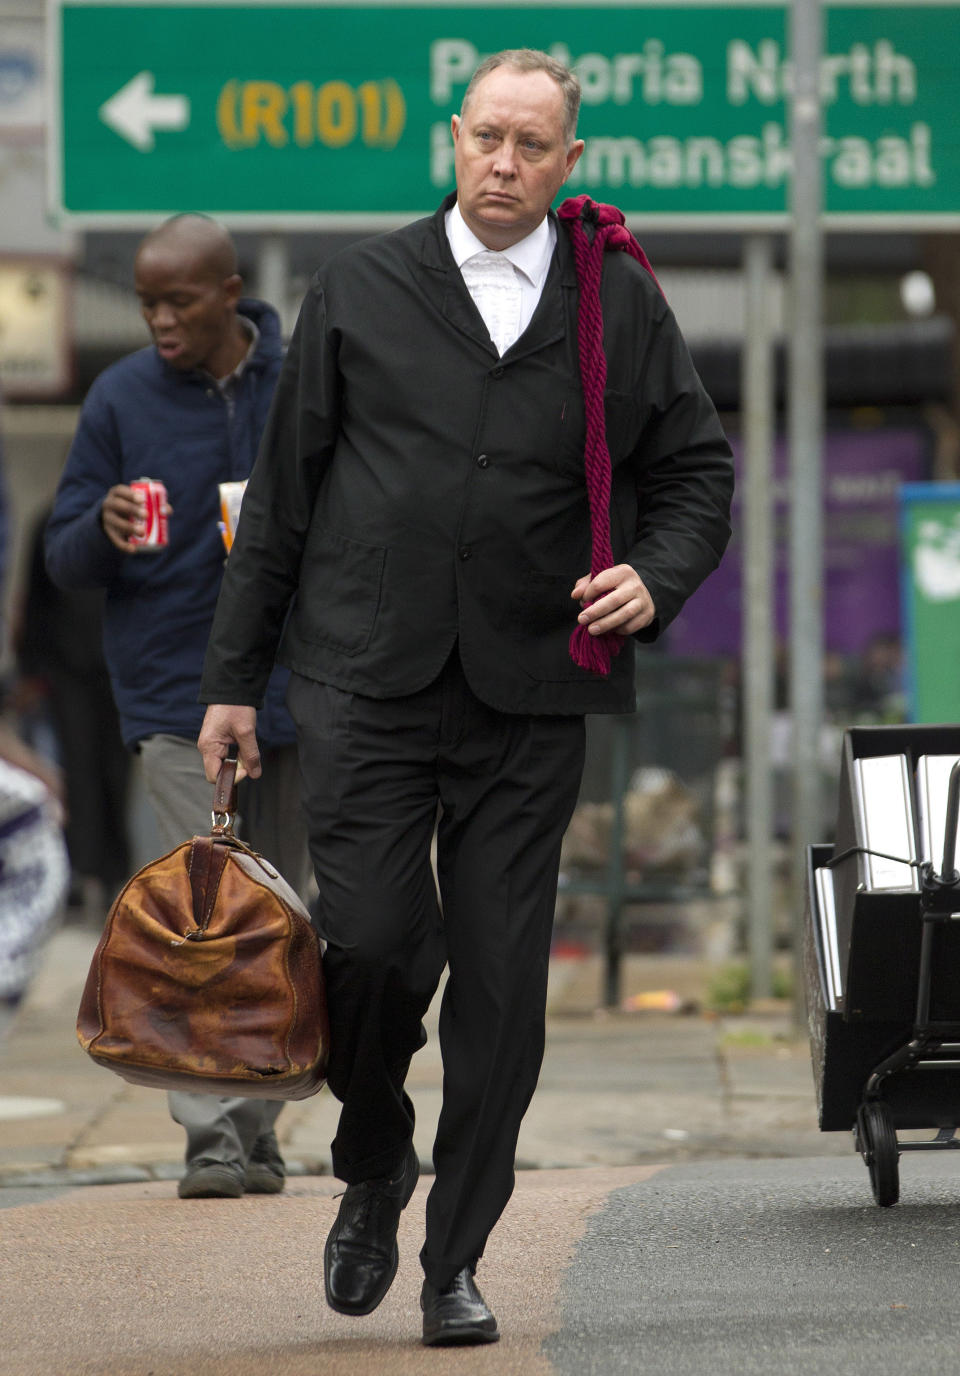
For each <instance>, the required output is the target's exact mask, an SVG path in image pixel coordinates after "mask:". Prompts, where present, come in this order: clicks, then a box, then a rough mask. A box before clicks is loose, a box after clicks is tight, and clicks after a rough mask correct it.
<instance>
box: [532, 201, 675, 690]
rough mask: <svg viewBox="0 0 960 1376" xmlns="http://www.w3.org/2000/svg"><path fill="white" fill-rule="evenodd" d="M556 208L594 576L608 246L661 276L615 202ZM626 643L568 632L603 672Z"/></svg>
mask: <svg viewBox="0 0 960 1376" xmlns="http://www.w3.org/2000/svg"><path fill="white" fill-rule="evenodd" d="M557 214H558V216H559V217H560V219H561V220H562V221H563V222H565V224H566V226H567V229H568V231H569V234H570V240H571V243H572V245H573V256H574V261H575V263H576V269H577V282H578V284H579V287H580V304H579V308H578V312H577V348H578V351H579V354H580V377H581V381H582V384H583V402H584V409H585V411H586V418H587V440H586V447H585V449H584V473H585V477H586V483H587V498H588V501H589V503H590V536H591V553H590V577H591V578H596V576H597V574H598V573H602V572H603V570H604V569H609V568H612V567H613V547H612V545H611V542H610V450H609V449H608V448H607V421H606V416H605V414H604V409H603V394H604V391H605V389H606V385H607V360H606V356H605V354H604V352H603V307H602V305H601V302H600V279H601V276H602V273H603V255H604V253H605V252H606V250H607V249H620V250H621V251H623V252H624V253H629V254H630V255H631V257H633V258H636V260H637V261H638V262H639V263H642V264H643V266H644V267H645V268H646V270H647V271H648V272H649V274H650V276H651V277H653V280H654V281H655V282H656V281H657V279H656V276H655V275H654V271H653V268H652V267H651V266H650V263H649V260H648V259H647V255H646V254H645V253H644V251H643V249H642V248H641V247H640V245H639V244H638V243H637V241H636V239H635V238H634V237H633V235H632V234H631V233H630V231H629V230H628V229H627V227H626V224H625V222H624V217H623V214H622V212H621V211H619V210H618V209H617V207H616V206H614V205H600V204H598V203H597V202H596V201H592V200H591V199H590V197H589V196H574V197H572V198H571V199H570V200H568V201H564V202H563V204H562V205H561V206H560V207H559V209H558V210H557ZM584 220H586V221H587V222H588V223H590V224H592V225H593V226H594V232H593V237H592V239H588V238H587V235H586V233H585V232H584V228H583V221H584ZM659 285H660V284H659V282H657V286H658V287H659ZM585 605H587V606H589V605H590V604H589V603H586V604H585ZM622 648H623V636H620V635H617V633H616V632H615V631H607V632H606V634H604V635H591V634H590V632H589V631H588V630H587V628H586V626H581V625H579V624H578V625H577V626H576V628H575V629H574V632H573V634H572V635H571V637H570V658H571V659H572V660H573V662H574V663H575V664H579V665H580V667H581V668H582V669H588V670H589V671H590V672H591V673H594V674H600V675H602V676H603V677H604V678H605V677H606V676H607V675H608V674H609V673H610V662H611V660H612V659H613V656H614V655H618V654H619V653H620V651H621V649H622Z"/></svg>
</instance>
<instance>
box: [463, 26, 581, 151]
mask: <svg viewBox="0 0 960 1376" xmlns="http://www.w3.org/2000/svg"><path fill="white" fill-rule="evenodd" d="M498 67H512V68H513V69H514V71H517V72H546V74H547V76H549V77H551V78H552V79H553V80H554V81H555V82H556V83H557V85H558V86H559V87H560V93H561V95H562V96H563V136H564V138H565V139H566V141H567V145H568V147H569V145H570V144H571V143H573V141H574V139H575V138H576V136H577V116H578V115H579V113H580V82H579V80H578V79H577V77H576V76H574V74H573V72H571V70H570V68H569V67H568V66H566V64H565V63H563V62H560V61H559V60H558V59H557V58H555V57H551V56H550V54H549V53H544V52H541V51H540V49H539V48H504V49H503V51H502V52H499V53H492V54H491V55H490V57H485V58H484V59H483V61H482V62H481V63H480V65H479V67H478V68H477V70H476V71H475V72H474V74H473V76H472V77H471V78H470V84H469V85H468V86H467V89H466V91H465V92H464V95H463V103H462V104H461V106H460V114H461V116H462V115H463V113H464V111H465V110H466V108H467V106H468V105H469V104H470V100H471V98H472V96H473V93H474V91H475V90H476V89H477V86H478V85H479V84H480V82H481V81H482V80H483V78H484V77H485V76H489V75H490V73H491V72H494V71H496V69H497V68H498Z"/></svg>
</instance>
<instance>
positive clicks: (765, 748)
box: [740, 234, 774, 998]
mask: <svg viewBox="0 0 960 1376" xmlns="http://www.w3.org/2000/svg"><path fill="white" fill-rule="evenodd" d="M743 271H744V281H745V284H746V303H745V312H744V345H743V368H742V393H743V414H744V433H743V438H744V454H743V465H744V473H743V541H744V548H743V569H744V579H743V628H744V634H743V659H742V667H741V675H740V677H741V682H742V685H743V740H744V782H745V795H746V818H745V820H746V834H747V876H746V878H747V934H748V942H749V952H750V991H751V996H752V997H753V998H769V996H770V994H771V992H772V952H773V880H772V872H771V866H772V847H773V778H772V774H771V760H770V733H771V722H772V718H773V659H774V612H773V537H772V520H773V496H772V487H773V482H772V479H773V432H774V395H773V366H772V341H771V328H770V296H771V291H770V287H771V277H772V272H773V243H772V240H771V237H770V235H768V234H749V235H747V236H746V238H745V240H744V255H743Z"/></svg>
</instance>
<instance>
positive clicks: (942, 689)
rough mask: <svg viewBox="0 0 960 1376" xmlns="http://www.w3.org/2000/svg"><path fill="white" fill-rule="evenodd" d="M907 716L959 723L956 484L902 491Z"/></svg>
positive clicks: (959, 488)
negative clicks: (908, 711)
mask: <svg viewBox="0 0 960 1376" xmlns="http://www.w3.org/2000/svg"><path fill="white" fill-rule="evenodd" d="M900 537H901V578H902V589H903V592H902V600H903V621H904V626H905V629H906V652H907V679H908V684H907V688H908V698H909V703H910V720H911V721H917V722H938V721H960V673H958V670H957V666H958V664H960V483H905V484H904V485H903V487H901V489H900Z"/></svg>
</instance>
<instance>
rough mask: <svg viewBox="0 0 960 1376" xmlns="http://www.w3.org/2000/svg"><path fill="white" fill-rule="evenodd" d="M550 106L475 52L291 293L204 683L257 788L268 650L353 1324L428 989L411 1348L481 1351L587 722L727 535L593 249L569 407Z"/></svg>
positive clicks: (635, 295)
mask: <svg viewBox="0 0 960 1376" xmlns="http://www.w3.org/2000/svg"><path fill="white" fill-rule="evenodd" d="M578 105H579V83H578V82H577V80H576V78H575V77H574V76H573V75H572V74H571V73H570V72H569V71H567V70H566V68H564V67H563V66H562V65H561V64H559V63H558V62H555V61H554V60H553V59H551V58H549V57H548V56H547V55H546V54H543V53H536V52H530V51H527V50H521V51H520V52H508V53H500V54H497V55H496V56H495V57H493V58H490V59H487V60H486V61H485V62H484V63H482V64H481V66H480V67H479V68H478V70H477V72H476V73H475V74H474V77H473V80H472V81H471V83H470V86H469V87H468V89H467V93H466V96H465V98H464V103H463V106H462V109H461V113H460V114H459V115H455V116H454V117H453V121H452V132H453V138H454V148H455V167H456V180H457V194H456V196H450V197H448V198H447V200H446V201H445V202H444V204H443V205H442V206H441V207H440V209H439V210H438V212H437V213H436V215H434V216H433V217H431V218H429V219H426V220H420V221H418V222H417V223H415V224H412V225H408V226H406V227H405V228H403V229H400V230H398V231H397V232H396V233H394V234H389V235H386V236H383V237H380V238H377V239H368V240H365V241H364V242H362V243H360V244H357V245H354V246H353V247H351V248H349V249H347V250H346V251H345V252H344V253H341V254H339V255H337V256H336V257H334V258H333V259H331V260H330V262H329V263H328V264H326V265H325V266H324V267H323V268H322V269H321V270H320V271H319V272H318V273H317V274H316V276H315V278H314V281H313V284H312V286H311V289H310V292H309V294H308V296H307V299H306V300H305V302H304V305H303V309H302V312H301V316H300V322H299V324H298V327H297V331H296V333H295V335H294V338H293V341H292V343H291V348H290V352H289V354H288V355H287V359H286V361H285V364H284V368H283V372H282V374H281V378H280V381H279V383H278V387H277V393H276V397H275V401H274V405H273V409H272V411H271V417H270V420H269V421H268V423H267V428H266V431H265V433H264V440H263V444H262V446H261V451H260V455H259V457H258V460H257V464H256V468H255V470H254V474H253V476H252V478H251V483H250V490H249V492H248V494H247V500H248V502H249V507H248V508H247V509H246V510H245V512H244V520H243V522H242V523H241V528H240V533H239V540H238V544H237V546H236V548H235V549H234V552H233V554H232V555H231V559H230V567H229V568H228V570H227V574H226V577H225V579H224V584H223V588H222V591H221V596H220V600H219V604H218V607H217V613H216V617H215V619H214V626H213V630H212V632H211V638H210V648H209V651H208V655H207V661H206V667H205V670H204V681H203V686H202V690H201V695H202V697H203V699H204V701H206V702H208V703H210V704H211V706H210V707H209V709H208V712H207V716H206V719H205V722H204V727H203V731H202V733H201V736H200V741H199V744H200V747H201V750H202V752H203V754H204V758H205V762H206V766H207V770H208V777H210V776H212V775H215V772H216V769H217V768H218V766H219V763H220V759H221V757H222V756H223V754H224V752H225V751H226V750H227V748H228V746H229V745H230V744H231V743H232V742H234V741H236V742H237V743H238V745H239V747H240V753H241V758H242V759H243V760H244V762H245V763H246V765H247V767H248V768H249V769H250V770H251V771H252V772H253V773H257V772H258V771H259V769H260V767H261V766H260V761H259V760H258V758H257V750H256V741H255V737H254V732H253V724H254V710H255V708H256V706H257V705H259V703H260V702H261V700H262V694H263V689H264V685H265V683H266V678H267V674H268V673H269V668H270V665H271V664H272V662H273V657H274V653H275V652H277V649H278V645H279V651H278V655H279V659H280V662H281V663H283V664H285V665H286V666H287V667H288V668H290V669H292V670H293V673H292V675H291V681H290V690H289V694H288V701H289V703H290V708H291V712H292V714H293V717H294V720H295V721H296V723H297V731H298V740H299V746H300V752H301V764H302V772H303V777H304V788H305V798H306V806H307V815H308V825H309V829H310V845H311V853H312V856H313V861H314V867H315V871H316V874H317V878H318V881H319V882H320V900H319V911H318V921H319V925H320V927H321V929H322V931H323V934H324V936H325V937H326V938H327V941H328V946H327V950H326V954H325V956H324V970H325V973H326V978H327V993H328V1000H329V1009H330V1019H331V1030H330V1039H331V1058H330V1067H329V1084H330V1087H331V1089H332V1090H333V1093H334V1094H335V1095H336V1096H337V1097H338V1098H339V1099H340V1100H341V1101H342V1104H343V1108H342V1111H341V1115H340V1121H339V1124H338V1129H337V1136H336V1139H335V1141H334V1143H333V1163H334V1169H335V1171H336V1174H337V1175H338V1176H340V1177H341V1178H342V1179H343V1180H345V1181H346V1182H347V1186H348V1188H347V1190H346V1193H345V1194H344V1196H343V1200H342V1202H341V1204H340V1208H339V1212H338V1215H337V1218H336V1220H335V1221H334V1223H333V1227H332V1229H331V1231H330V1234H329V1236H328V1238H327V1243H326V1248H325V1252H324V1280H325V1287H326V1297H327V1301H328V1303H329V1304H330V1305H331V1306H332V1307H333V1308H335V1309H337V1310H338V1311H340V1312H342V1313H346V1314H355V1315H359V1314H366V1313H369V1312H370V1311H371V1310H372V1309H374V1308H375V1307H376V1306H377V1305H378V1304H379V1303H380V1301H381V1300H382V1299H383V1296H384V1295H385V1294H386V1292H387V1290H388V1289H389V1287H390V1285H391V1283H392V1281H393V1279H394V1276H395V1274H396V1271H397V1230H398V1223H399V1218H400V1212H401V1210H402V1209H403V1207H404V1206H405V1205H406V1203H407V1202H408V1201H409V1199H410V1197H411V1195H412V1193H413V1190H414V1187H415V1184H416V1180H417V1171H418V1161H417V1154H416V1152H415V1151H414V1150H413V1145H412V1138H413V1129H414V1110H413V1104H412V1103H411V1100H410V1097H409V1095H408V1094H407V1093H406V1091H405V1088H404V1085H405V1079H406V1075H407V1070H408V1067H409V1064H410V1059H411V1057H412V1056H413V1054H414V1053H415V1052H416V1051H417V1049H418V1048H419V1047H420V1046H421V1045H422V1044H423V1038H424V1031H423V1027H422V1022H421V1019H422V1017H423V1014H424V1012H425V1011H426V1009H427V1007H428V1006H429V1003H430V1000H431V997H432V996H433V994H434V991H435V990H436V987H437V984H438V981H439V979H440V976H441V973H442V971H443V967H444V963H445V962H446V963H447V965H448V967H449V979H448V981H447V984H446V988H445V990H444V996H443V1004H442V1008H441V1014H440V1045H441V1050H442V1053H443V1063H444V1088H443V1107H442V1111H441V1114H440V1121H439V1124H438V1129H437V1136H436V1140H435V1143H434V1148H433V1160H434V1164H435V1167H436V1174H435V1178H434V1181H433V1185H432V1188H431V1190H430V1193H429V1196H428V1199H427V1204H426V1241H425V1245H424V1247H423V1250H422V1251H421V1254H420V1257H421V1262H422V1265H423V1270H424V1273H425V1279H424V1284H423V1289H422V1292H421V1306H422V1309H423V1341H424V1342H425V1343H426V1344H428V1345H438V1344H448V1343H449V1344H454V1343H483V1342H491V1341H494V1340H495V1339H496V1337H497V1323H496V1319H495V1318H494V1316H493V1314H492V1313H491V1312H490V1310H489V1308H488V1307H487V1305H486V1303H485V1301H484V1299H483V1296H482V1295H481V1294H480V1291H479V1290H478V1288H477V1286H476V1283H475V1280H474V1274H475V1271H476V1267H477V1263H478V1261H479V1259H480V1257H481V1256H482V1254H483V1251H484V1247H485V1244H486V1240H487V1237H488V1235H489V1233H490V1231H491V1229H492V1228H493V1226H494V1225H495V1223H496V1221H497V1219H498V1217H499V1216H500V1214H501V1212H502V1210H503V1208H504V1207H505V1205H506V1203H507V1201H508V1199H509V1197H510V1193H511V1190H512V1188H513V1183H514V1156H515V1150H516V1144H517V1137H518V1133H519V1129H520V1124H521V1120H522V1118H523V1114H524V1112H525V1110H526V1107H527V1104H528V1103H529V1101H530V1097H531V1095H532V1093H533V1090H534V1087H535V1085H536V1080H537V1075H538V1072H539V1067H540V1061H541V1057H542V1053H543V1044H544V1008H545V1002H546V984H547V969H548V957H549V949H550V935H551V927H552V921H553V910H554V905H555V900H556V878H557V868H558V864H559V854H560V843H561V839H562V837H563V833H564V830H565V828H566V825H567V823H568V821H569V818H570V815H571V813H572V811H573V807H574V804H575V802H576V797H577V792H578V787H579V781H580V773H581V768H582V763H583V748H584V744H583V743H584V726H583V714H584V713H586V712H604V711H606V712H623V711H629V710H631V709H632V706H633V704H634V700H635V692H634V650H635V642H636V641H637V640H641V641H642V640H652V639H653V638H655V637H656V635H657V634H658V633H659V632H660V631H661V630H662V629H663V628H664V627H665V626H666V625H667V624H668V623H669V621H670V620H671V619H672V618H673V617H674V616H675V615H676V613H677V611H678V610H679V609H680V607H681V606H682V604H683V602H684V600H685V598H686V597H688V596H689V595H690V593H691V592H693V590H694V589H695V588H696V587H697V585H698V584H699V583H700V582H701V581H702V579H703V578H704V577H706V575H707V574H708V573H709V572H710V571H711V569H713V568H714V567H715V566H716V564H717V562H718V560H719V558H720V556H721V554H722V552H723V549H724V546H725V544H726V541H727V538H728V536H729V522H728V516H729V504H730V494H731V488H732V463H731V456H730V450H729V447H728V445H727V442H726V440H725V438H724V436H723V432H722V430H721V428H720V424H719V421H718V419H717V415H716V412H715V410H714V408H713V406H712V405H711V403H710V401H709V399H708V398H707V397H706V395H705V393H704V391H703V387H702V385H701V383H700V380H699V378H698V377H697V375H696V372H695V370H694V368H693V365H692V363H691V361H690V357H689V354H688V353H687V350H686V348H685V346H684V343H683V340H682V338H681V335H680V331H679V329H678V328H677V324H676V321H675V320H674V318H673V315H672V313H671V312H670V310H669V308H668V306H667V305H666V303H665V302H664V300H663V298H662V296H661V294H660V292H659V290H658V288H657V285H656V283H655V281H654V280H653V277H652V275H651V274H650V273H649V272H648V270H647V269H646V268H645V267H643V266H642V264H641V263H640V262H638V261H636V260H635V258H634V257H631V256H628V254H627V253H625V252H610V253H607V254H606V261H605V263H604V265H603V284H602V290H601V297H602V306H603V325H604V341H603V342H604V345H605V352H606V372H607V381H606V394H605V395H604V396H601V397H600V398H599V404H598V405H593V406H590V407H587V406H586V403H587V401H588V399H589V400H592V401H593V402H597V397H596V393H597V392H599V391H600V390H601V388H602V385H603V384H602V382H595V379H597V378H599V376H600V373H599V370H597V371H595V372H592V373H590V375H589V381H590V383H591V388H590V391H591V396H590V397H589V398H588V397H587V396H586V395H585V390H586V389H585V388H584V387H583V386H582V385H581V370H580V357H579V354H578V302H579V301H580V299H581V296H582V293H581V292H580V291H579V289H578V273H577V271H576V264H575V261H574V252H573V248H572V245H571V241H570V240H569V239H568V236H567V230H566V229H565V228H564V225H563V224H560V223H558V221H557V217H556V216H555V215H554V214H552V212H550V211H549V207H550V204H551V202H552V200H553V198H554V196H555V195H556V193H557V192H558V191H559V189H560V187H561V185H562V184H563V183H564V182H565V181H566V179H567V177H568V176H569V174H570V172H571V171H572V170H573V167H574V165H575V164H576V162H577V159H578V157H579V156H580V153H581V151H582V148H583V144H582V142H581V141H580V140H578V139H577V138H576V118H577V107H578ZM598 232H599V231H598ZM600 242H601V243H603V242H606V240H605V239H604V240H601V241H600ZM638 252H639V250H638ZM594 384H595V385H594ZM604 411H605V413H606V448H607V449H608V450H609V470H608V473H607V477H608V478H609V485H608V490H607V494H606V498H604V497H603V495H602V494H601V498H600V499H599V500H598V501H597V502H596V503H594V502H593V501H592V493H593V489H594V484H593V483H591V482H589V481H588V480H589V478H590V474H591V472H593V471H594V470H593V469H588V467H587V465H586V464H585V453H586V454H588V455H589V454H591V453H593V452H594V451H593V450H591V449H590V448H589V446H588V445H587V434H588V428H589V429H590V432H591V433H594V431H593V426H594V425H595V423H596V422H595V419H594V418H595V417H596V415H597V413H598V412H599V413H601V414H602V413H603V412H604ZM588 419H589V421H590V425H589V427H588V426H587V421H588ZM585 446H586V448H585ZM597 471H599V469H597ZM588 493H589V494H590V495H591V500H590V501H588ZM601 535H602V537H603V539H604V540H605V541H606V542H607V544H608V545H609V547H610V553H611V555H612V557H606V555H605V556H604V558H603V559H602V560H601V559H599V558H598V559H594V557H593V546H594V545H596V547H597V548H599V544H598V540H599V537H600V536H601ZM288 608H289V616H287V611H288ZM578 627H579V631H578ZM572 635H573V636H574V639H575V641H576V644H577V646H578V649H580V650H582V645H583V641H584V639H586V641H587V644H588V646H589V645H590V644H591V643H592V641H596V640H597V638H598V637H610V640H606V639H605V640H604V644H605V645H606V647H607V649H608V650H609V652H610V653H611V654H613V652H614V650H617V651H619V653H617V654H614V655H613V662H612V666H611V667H610V670H609V673H608V674H606V675H604V674H602V673H598V672H594V671H593V670H592V669H591V668H589V667H584V663H583V660H584V659H587V660H589V656H588V655H585V654H582V653H581V654H580V658H579V659H578V660H577V662H575V661H574V659H572V658H571V653H570V642H571V636H572ZM611 641H612V649H611ZM268 767H269V766H267V765H264V766H263V772H264V774H266V771H267V768H268ZM438 804H439V814H440V816H439V825H438V832H437V868H438V878H439V885H440V896H441V900H442V913H441V911H440V909H439V907H438V904H437V892H436V886H435V884H434V878H433V874H432V872H431V868H430V859H429V856H430V842H431V837H432V835H433V830H434V823H435V821H436V819H437V811H438Z"/></svg>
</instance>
